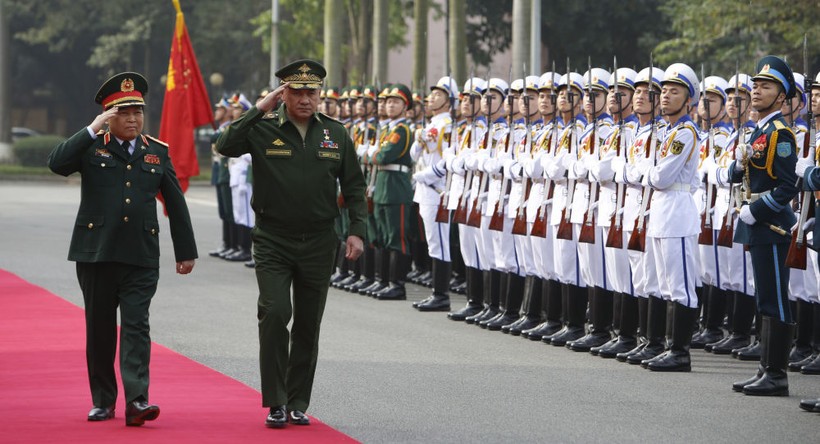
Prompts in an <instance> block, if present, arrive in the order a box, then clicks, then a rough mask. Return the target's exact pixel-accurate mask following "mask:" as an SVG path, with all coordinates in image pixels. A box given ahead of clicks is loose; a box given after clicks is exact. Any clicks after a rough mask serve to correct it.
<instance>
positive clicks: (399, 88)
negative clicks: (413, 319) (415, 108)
mask: <svg viewBox="0 0 820 444" xmlns="http://www.w3.org/2000/svg"><path fill="white" fill-rule="evenodd" d="M385 97H386V100H385V102H386V103H385V112H386V114H387V117H388V119H390V122H389V124H388V125H387V128H386V131H384V133H385V136H384V140H383V141H382V142H381V143H380V145H379V147H378V148H377V149H375V151H374V152H373V153H372V155H371V157H372V159H373V164H374V165H376V186H375V190H374V192H373V204H374V207H375V208H374V211H373V212H374V213H375V218H376V225H377V226H378V228H377V230H376V231H377V232H378V233H379V235H380V236H381V245H382V246H383V248H384V253H382V254H388V255H389V258H390V267H389V278H388V281H389V284H388V286H387V288H385V289H384V290H383V291H381V292H378V293H376V294H375V295H374V297H375V298H377V299H381V300H404V299H407V295H406V292H405V289H404V279H405V277H406V276H407V271H408V268H409V265H410V256H409V255H410V245H409V238H408V236H407V230H408V228H409V226H410V214H411V211H410V206H411V204H412V203H413V185H412V184H411V182H410V173H411V171H412V167H413V159H412V158H411V157H410V143H411V141H412V140H411V132H410V127H409V126H408V125H407V121H406V119H405V117H404V115H405V111H406V110H407V108H408V107H410V106H412V103H413V101H412V98H411V97H412V96H411V93H410V89H409V88H407V86H405V85H402V84H400V83H396V84H393V85H391V87H390V90H389V91H388V92H387V93H386V94H385Z"/></svg>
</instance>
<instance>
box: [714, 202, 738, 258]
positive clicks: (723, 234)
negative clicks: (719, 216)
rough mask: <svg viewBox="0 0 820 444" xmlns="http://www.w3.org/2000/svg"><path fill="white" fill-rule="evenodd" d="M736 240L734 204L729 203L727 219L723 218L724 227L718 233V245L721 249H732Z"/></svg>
mask: <svg viewBox="0 0 820 444" xmlns="http://www.w3.org/2000/svg"><path fill="white" fill-rule="evenodd" d="M734 239H735V211H734V202H732V201H730V202H729V211H727V212H726V217H724V218H723V226H721V227H720V233H718V237H717V244H718V246H719V247H727V248H732V245H734Z"/></svg>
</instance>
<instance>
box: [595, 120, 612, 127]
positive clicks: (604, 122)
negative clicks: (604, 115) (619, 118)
mask: <svg viewBox="0 0 820 444" xmlns="http://www.w3.org/2000/svg"><path fill="white" fill-rule="evenodd" d="M598 123H599V124H600V125H601V126H612V122H611V121H609V120H600V121H598Z"/></svg>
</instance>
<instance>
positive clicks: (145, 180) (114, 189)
mask: <svg viewBox="0 0 820 444" xmlns="http://www.w3.org/2000/svg"><path fill="white" fill-rule="evenodd" d="M147 92H148V82H146V80H145V78H144V77H143V76H142V75H140V74H137V73H134V72H124V73H121V74H117V75H115V76H113V77H111V78H110V79H108V80H107V81H106V82H105V83H103V85H102V86H101V87H100V90H99V91H98V92H97V95H96V97H95V101H96V102H97V103H98V104H100V105H102V107H103V113H102V114H100V115H99V116H97V117H96V118H95V119H94V121H93V122H92V123H91V124H90V125H89V126H88V127H86V128H83V129H81V130H80V131H79V132H77V133H76V134H74V135H73V136H71V137H70V138H69V139H68V140H66V141H64V142H62V143H61V144H59V145H57V147H55V148H54V151H52V152H51V155H49V158H48V167H49V168H50V169H51V171H54V172H55V173H57V174H60V175H63V176H68V175H70V174H72V173H75V172H79V173H80V175H81V176H82V183H81V188H82V192H81V197H80V209H79V211H78V215H77V219H76V223H75V224H74V233H73V235H72V237H71V247H70V248H69V253H68V260H70V261H75V262H76V263H77V278H78V280H79V283H80V288H81V289H82V292H83V301H84V303H85V320H86V362H87V365H88V381H89V384H90V386H91V398H92V401H93V403H94V408H93V409H91V411H90V412H89V413H88V420H89V421H105V420H107V419H111V418H113V417H114V407H115V405H116V400H117V379H116V374H115V372H114V359H115V352H116V350H117V307H119V309H120V320H121V323H120V324H121V331H120V373H121V375H122V385H123V388H124V389H125V403H126V407H125V425H127V426H140V425H142V424H143V423H145V421H151V420H154V419H156V418H157V417H158V416H159V407H158V406H156V405H152V404H149V403H148V380H149V374H148V369H149V362H150V360H151V337H150V335H149V331H150V327H149V325H148V307H149V306H150V305H151V298H152V297H153V296H154V292H156V289H157V281H158V280H159V228H160V225H159V221H158V220H157V202H156V197H157V194H159V193H162V196H163V198H164V201H165V209H166V210H167V211H168V218H169V220H170V223H171V238H172V240H173V243H174V253H175V256H176V262H177V263H176V271H177V273H179V274H187V273H190V272H191V270H192V269H193V267H194V260H195V259H196V257H197V251H196V244H195V243H194V232H193V229H192V227H191V218H190V215H189V214H188V207H187V205H186V204H185V197H184V196H183V194H182V189H181V188H180V185H179V182H178V181H177V177H176V173H175V172H174V166H173V165H172V163H171V159H170V157H169V155H168V145H166V144H165V143H163V142H161V141H159V140H157V139H154V138H153V137H150V136H145V135H143V134H142V126H143V107H144V106H145V100H144V95H145V94H146V93H147ZM105 124H108V131H104V130H103V127H104V125H105Z"/></svg>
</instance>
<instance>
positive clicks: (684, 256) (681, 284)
mask: <svg viewBox="0 0 820 444" xmlns="http://www.w3.org/2000/svg"><path fill="white" fill-rule="evenodd" d="M646 240H647V243H649V242H650V241H651V242H652V243H653V244H654V247H655V253H656V254H655V270H656V271H657V274H658V283H659V284H660V294H661V297H662V298H663V299H665V300H667V301H669V300H671V301H673V302H676V303H678V304H681V305H684V306H686V307H689V308H696V307H697V306H698V296H697V294H695V286H696V284H695V282H696V281H697V277H696V276H695V272H696V270H697V268H696V267H697V264H696V262H695V255H696V254H697V251H696V248H697V243H698V237H697V235H693V236H686V237H664V238H657V237H648V236H647V239H646Z"/></svg>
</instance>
